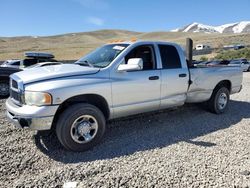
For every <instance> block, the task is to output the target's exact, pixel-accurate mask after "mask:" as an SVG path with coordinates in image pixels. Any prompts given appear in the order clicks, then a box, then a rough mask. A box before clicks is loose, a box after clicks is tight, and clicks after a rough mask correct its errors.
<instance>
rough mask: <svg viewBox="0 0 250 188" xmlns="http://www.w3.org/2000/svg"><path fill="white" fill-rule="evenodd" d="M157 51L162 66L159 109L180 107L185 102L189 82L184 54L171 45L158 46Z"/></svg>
mask: <svg viewBox="0 0 250 188" xmlns="http://www.w3.org/2000/svg"><path fill="white" fill-rule="evenodd" d="M158 50H159V53H160V60H161V64H162V69H161V71H162V72H161V75H162V80H161V104H160V107H161V108H166V107H172V106H179V105H182V104H184V102H185V100H186V94H187V90H188V81H189V72H188V68H187V63H186V59H185V56H184V52H183V51H182V49H181V48H180V47H178V46H174V45H171V44H158ZM179 54H181V56H180V55H179Z"/></svg>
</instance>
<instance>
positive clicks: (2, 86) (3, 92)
mask: <svg viewBox="0 0 250 188" xmlns="http://www.w3.org/2000/svg"><path fill="white" fill-rule="evenodd" d="M9 92H10V91H9V81H7V80H3V81H0V97H7V96H8V95H9Z"/></svg>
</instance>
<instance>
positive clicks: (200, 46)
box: [195, 44, 211, 50]
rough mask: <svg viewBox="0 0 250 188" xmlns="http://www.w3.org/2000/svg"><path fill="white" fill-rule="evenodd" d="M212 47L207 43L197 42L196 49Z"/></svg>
mask: <svg viewBox="0 0 250 188" xmlns="http://www.w3.org/2000/svg"><path fill="white" fill-rule="evenodd" d="M210 48H211V47H210V46H209V45H205V44H197V45H196V47H195V49H196V50H204V49H210Z"/></svg>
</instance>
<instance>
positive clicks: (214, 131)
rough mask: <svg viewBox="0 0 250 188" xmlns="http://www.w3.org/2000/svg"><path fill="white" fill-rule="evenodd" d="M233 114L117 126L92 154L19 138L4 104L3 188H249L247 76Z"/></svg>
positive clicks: (197, 112) (24, 134) (0, 115)
mask: <svg viewBox="0 0 250 188" xmlns="http://www.w3.org/2000/svg"><path fill="white" fill-rule="evenodd" d="M231 98H232V101H231V103H230V106H229V108H228V111H227V112H226V113H225V114H222V115H215V114H211V113H209V112H206V111H204V110H201V109H200V108H199V107H198V106H196V105H186V106H185V107H181V108H179V109H176V110H171V111H164V112H157V113H150V114H144V115H139V116H136V117H133V118H129V119H123V120H118V121H113V122H110V123H109V124H108V126H109V128H108V129H107V133H106V135H105V138H104V140H103V142H102V143H101V144H100V145H99V146H97V147H95V148H94V149H92V150H91V151H88V152H83V153H73V152H69V151H65V150H64V149H63V148H62V147H61V146H60V145H59V143H58V141H57V139H56V137H55V135H53V134H52V135H50V136H41V135H36V134H35V133H34V132H30V131H28V130H17V129H15V128H14V127H13V126H12V125H11V124H10V123H8V122H7V120H6V119H5V115H4V100H1V103H0V187H61V186H62V185H63V184H64V183H65V182H69V181H76V182H77V183H78V185H77V187H250V139H249V138H250V73H244V82H243V90H242V92H241V93H240V94H235V95H233V96H232V97H231Z"/></svg>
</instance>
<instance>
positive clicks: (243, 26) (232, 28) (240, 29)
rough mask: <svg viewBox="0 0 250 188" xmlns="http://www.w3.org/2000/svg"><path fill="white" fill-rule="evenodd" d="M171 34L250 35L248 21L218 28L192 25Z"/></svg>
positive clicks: (197, 24) (249, 22) (199, 24)
mask: <svg viewBox="0 0 250 188" xmlns="http://www.w3.org/2000/svg"><path fill="white" fill-rule="evenodd" d="M171 31H172V32H194V33H197V32H201V33H250V21H242V22H237V23H230V24H224V25H220V26H210V25H204V24H201V23H196V22H194V23H192V24H189V25H187V26H185V27H183V28H180V29H174V30H171Z"/></svg>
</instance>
